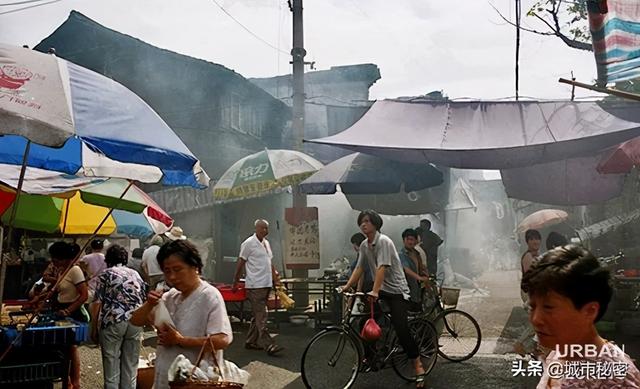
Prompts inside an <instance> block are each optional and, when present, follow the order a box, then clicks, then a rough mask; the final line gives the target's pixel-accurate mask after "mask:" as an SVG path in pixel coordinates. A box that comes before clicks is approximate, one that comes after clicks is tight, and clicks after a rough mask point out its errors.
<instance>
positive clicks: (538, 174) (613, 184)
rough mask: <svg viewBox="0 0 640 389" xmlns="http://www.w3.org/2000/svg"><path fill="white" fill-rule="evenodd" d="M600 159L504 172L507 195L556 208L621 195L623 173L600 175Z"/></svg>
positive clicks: (568, 160) (588, 158) (563, 162)
mask: <svg viewBox="0 0 640 389" xmlns="http://www.w3.org/2000/svg"><path fill="white" fill-rule="evenodd" d="M600 158H601V156H600V155H595V156H593V157H581V158H571V159H565V160H562V161H555V162H549V163H544V164H539V165H533V166H528V167H523V168H517V169H505V170H501V171H500V174H501V175H502V183H503V184H504V188H505V190H506V192H507V196H509V197H511V198H515V199H520V200H527V201H533V202H536V203H541V204H553V205H586V204H594V203H599V202H603V201H607V200H610V199H612V198H614V197H617V196H619V195H620V194H621V193H622V190H623V187H624V180H625V175H624V174H600V173H598V171H597V170H596V166H597V165H598V163H599V161H600Z"/></svg>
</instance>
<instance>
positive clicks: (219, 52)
mask: <svg viewBox="0 0 640 389" xmlns="http://www.w3.org/2000/svg"><path fill="white" fill-rule="evenodd" d="M17 1H19V0H0V13H1V12H6V11H10V10H14V9H17V8H21V7H25V6H29V5H34V4H37V3H30V4H24V5H18V6H4V5H2V4H7V3H13V2H17ZM533 2H534V1H530V0H523V2H522V4H523V5H522V8H523V13H524V12H526V10H528V9H529V7H530V6H531V4H532V3H533ZM216 3H217V4H216ZM513 3H514V2H513V0H492V1H491V2H487V1H484V0H447V1H427V0H400V1H389V0H305V1H304V32H305V34H304V35H305V48H306V50H307V52H308V55H307V57H306V60H307V61H315V62H316V68H317V69H319V70H323V69H328V68H330V67H331V66H338V65H350V64H358V63H374V64H376V65H378V67H379V68H380V72H381V75H382V78H381V79H380V80H379V81H378V82H377V83H376V84H375V85H374V86H373V87H372V88H371V98H372V99H382V98H393V97H398V96H417V95H422V94H425V93H428V92H431V91H434V90H442V91H443V92H444V93H445V94H446V95H448V96H449V97H450V98H473V99H508V98H513V96H514V95H515V86H514V83H515V81H514V79H515V76H514V66H515V28H514V27H512V26H510V25H508V24H506V23H505V22H504V21H503V20H501V18H500V17H499V16H498V15H497V13H496V11H495V10H494V9H493V8H492V7H491V4H493V5H494V6H495V7H496V8H498V9H499V10H500V11H501V12H502V13H503V14H504V15H505V16H507V17H509V16H511V17H513V16H514V11H513ZM218 5H219V6H221V7H222V8H224V9H225V10H226V11H227V12H228V13H229V14H231V15H232V16H233V17H234V18H235V19H236V20H237V21H239V22H240V23H241V24H242V25H244V26H245V27H246V28H247V29H249V30H250V31H251V32H252V33H253V34H254V35H255V36H258V37H259V39H258V38H256V37H255V36H254V35H252V34H250V33H249V32H247V31H246V30H245V29H243V27H241V26H240V25H239V24H238V23H237V22H235V21H234V20H233V19H232V18H231V17H230V16H229V15H227V14H225V13H224V12H223V11H222V10H221V8H220V7H219V6H218ZM71 10H76V11H79V12H81V13H83V14H84V15H86V16H88V17H89V18H91V19H93V20H95V21H97V22H98V23H100V24H102V25H104V26H106V27H108V28H111V29H114V30H117V31H120V32H122V33H125V34H128V35H131V36H133V37H136V38H139V39H141V40H143V41H145V42H147V43H150V44H152V45H155V46H158V47H161V48H164V49H169V50H172V51H175V52H178V53H181V54H186V55H190V56H193V57H197V58H202V59H205V60H208V61H211V62H216V63H219V64H222V65H224V66H226V67H228V68H230V69H233V70H235V71H236V72H238V73H240V74H242V75H243V76H245V77H247V78H250V77H271V76H274V75H278V74H286V73H290V72H291V65H290V64H289V61H290V56H289V55H288V54H287V53H288V52H289V51H290V49H291V40H292V32H291V30H292V27H291V26H292V15H291V13H290V11H289V8H288V6H287V3H286V0H215V1H213V0H181V1H177V0H126V1H125V0H61V1H57V2H55V3H52V4H47V5H43V6H39V7H36V8H32V9H27V10H22V11H18V12H13V13H7V14H0V42H3V43H9V44H16V45H23V44H28V45H29V46H34V45H35V44H37V43H38V42H40V41H41V40H42V39H44V38H45V37H46V36H48V35H49V34H50V33H52V32H53V31H54V30H55V29H56V28H57V27H58V26H59V25H60V24H62V23H63V22H64V21H65V20H66V18H67V17H68V15H69V13H70V12H71ZM523 23H524V24H526V25H529V26H530V27H537V28H542V27H541V26H540V25H538V24H536V22H535V20H532V19H531V18H524V20H523ZM571 71H573V72H574V75H575V77H576V78H577V80H578V81H582V82H587V83H591V82H592V80H593V79H594V78H595V61H594V58H593V54H592V53H590V52H584V51H578V50H575V49H571V48H569V47H567V46H566V45H564V44H563V43H562V42H561V41H560V40H559V39H557V38H554V37H543V36H538V35H534V34H531V33H526V32H523V33H522V36H521V51H520V75H521V78H520V95H521V96H527V97H531V98H537V99H567V98H569V97H570V95H571V87H570V86H568V85H564V84H560V83H558V78H559V77H565V78H570V77H571ZM576 96H578V97H579V98H588V97H590V96H597V94H596V93H594V92H591V91H588V90H580V89H576Z"/></svg>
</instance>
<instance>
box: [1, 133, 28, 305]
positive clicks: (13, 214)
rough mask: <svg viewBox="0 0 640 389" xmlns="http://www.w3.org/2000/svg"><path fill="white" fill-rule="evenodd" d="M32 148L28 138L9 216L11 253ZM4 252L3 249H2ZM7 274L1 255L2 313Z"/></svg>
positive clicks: (8, 244) (9, 248) (8, 250)
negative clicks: (14, 228) (15, 223)
mask: <svg viewBox="0 0 640 389" xmlns="http://www.w3.org/2000/svg"><path fill="white" fill-rule="evenodd" d="M30 149H31V141H30V140H27V145H26V146H25V147H24V155H23V157H22V167H21V168H20V178H19V179H18V188H17V189H16V198H15V200H13V208H11V216H10V217H9V231H8V237H7V252H8V253H9V255H11V243H12V240H13V239H12V238H13V223H14V221H15V219H16V214H17V212H18V203H19V202H20V193H22V183H23V182H24V175H25V173H26V171H27V161H28V159H29V150H30ZM0 254H2V250H0ZM6 276H7V261H5V260H4V258H3V257H2V256H0V313H1V311H2V302H3V301H4V300H3V298H4V281H5V277H6Z"/></svg>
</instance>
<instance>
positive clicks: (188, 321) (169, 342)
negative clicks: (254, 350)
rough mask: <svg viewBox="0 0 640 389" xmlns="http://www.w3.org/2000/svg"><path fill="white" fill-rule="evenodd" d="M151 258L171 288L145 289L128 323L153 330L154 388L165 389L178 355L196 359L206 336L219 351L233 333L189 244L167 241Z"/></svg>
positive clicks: (220, 296) (219, 297)
mask: <svg viewBox="0 0 640 389" xmlns="http://www.w3.org/2000/svg"><path fill="white" fill-rule="evenodd" d="M157 259H158V263H159V265H160V268H161V269H162V272H163V273H164V277H165V280H167V282H168V283H169V284H171V285H173V288H172V289H171V290H169V291H168V292H166V293H164V294H162V292H161V291H151V292H150V293H149V295H148V298H147V302H146V303H145V304H144V305H142V306H141V307H140V308H139V309H138V310H136V311H135V312H134V313H133V316H132V317H131V323H132V324H134V325H138V326H142V325H145V324H148V325H155V326H156V328H157V330H158V348H157V350H156V354H157V358H156V364H155V380H154V385H155V389H168V388H169V383H168V375H167V371H168V370H169V366H170V365H171V363H172V362H173V361H174V359H175V358H176V357H177V356H178V355H179V354H183V355H184V356H185V357H187V358H188V359H189V360H190V361H196V360H197V358H198V354H199V352H200V350H201V349H202V346H203V345H204V344H205V343H206V342H208V339H209V338H211V339H212V341H213V346H214V347H215V349H216V350H223V349H226V348H227V347H228V346H229V344H231V342H232V340H233V335H232V332H231V323H230V322H229V317H228V316H227V310H226V308H225V305H224V300H223V299H222V295H221V294H220V292H219V291H218V290H217V289H216V288H214V287H213V286H211V285H209V284H208V283H207V282H204V281H202V280H200V272H201V271H202V259H201V258H200V254H199V253H198V250H197V249H196V248H195V246H194V245H193V244H191V243H190V242H188V241H186V240H176V241H172V242H168V243H166V244H165V245H163V246H162V247H161V248H160V251H158V256H157ZM160 302H162V304H159V303H160ZM161 305H164V307H166V310H167V312H168V313H169V318H168V319H169V320H167V318H166V317H165V318H164V319H163V318H162V316H165V315H161V314H159V312H157V311H158V309H156V307H160V306H161ZM160 310H164V309H163V308H160ZM156 319H158V320H156ZM171 322H173V323H171ZM172 324H173V325H172Z"/></svg>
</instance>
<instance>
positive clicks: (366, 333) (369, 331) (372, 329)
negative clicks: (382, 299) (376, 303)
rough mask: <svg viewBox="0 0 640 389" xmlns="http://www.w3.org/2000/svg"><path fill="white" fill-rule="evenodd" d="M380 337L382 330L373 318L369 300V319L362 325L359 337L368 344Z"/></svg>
mask: <svg viewBox="0 0 640 389" xmlns="http://www.w3.org/2000/svg"><path fill="white" fill-rule="evenodd" d="M381 336H382V329H381V328H380V326H379V325H378V323H376V320H375V319H374V318H373V300H371V317H370V318H369V319H368V320H367V322H366V323H364V327H362V331H360V337H361V338H362V339H364V340H366V341H368V342H375V341H376V340H378V339H380V337H381Z"/></svg>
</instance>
